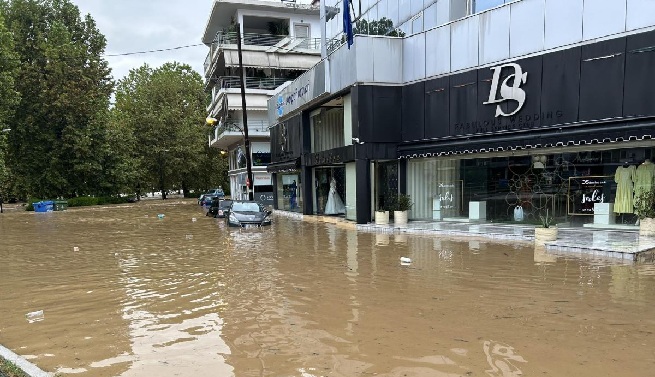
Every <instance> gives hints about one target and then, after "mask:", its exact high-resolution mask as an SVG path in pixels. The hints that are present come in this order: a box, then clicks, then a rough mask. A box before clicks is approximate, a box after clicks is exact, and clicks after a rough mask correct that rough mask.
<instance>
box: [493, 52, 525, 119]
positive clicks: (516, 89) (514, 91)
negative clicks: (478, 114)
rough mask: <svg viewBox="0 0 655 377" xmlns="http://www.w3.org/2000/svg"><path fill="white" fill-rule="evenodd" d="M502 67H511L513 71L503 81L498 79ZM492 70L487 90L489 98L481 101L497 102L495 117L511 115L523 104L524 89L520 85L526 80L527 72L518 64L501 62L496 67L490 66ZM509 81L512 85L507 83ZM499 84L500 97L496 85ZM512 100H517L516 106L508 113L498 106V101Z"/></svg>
mask: <svg viewBox="0 0 655 377" xmlns="http://www.w3.org/2000/svg"><path fill="white" fill-rule="evenodd" d="M503 68H511V69H513V70H514V73H511V74H510V75H508V76H507V77H505V79H503V81H502V82H501V81H500V74H501V72H502V71H503ZM491 70H492V71H494V75H493V79H492V80H491V90H490V91H489V100H488V101H487V102H483V104H485V105H490V104H494V103H496V104H498V105H496V117H499V116H505V117H508V116H512V115H514V114H516V113H518V112H519V110H521V108H522V107H523V105H524V104H525V91H524V90H523V89H521V85H523V84H525V83H526V82H528V73H527V72H523V69H522V68H521V66H520V65H518V64H516V63H508V64H503V65H500V66H498V67H493V68H491ZM510 81H511V83H512V85H511V86H510V85H509V82H510ZM499 85H500V98H498V86H499ZM509 100H513V101H516V102H518V106H517V107H516V109H514V111H512V112H510V113H505V112H504V111H503V109H502V108H501V106H500V103H502V102H505V101H509Z"/></svg>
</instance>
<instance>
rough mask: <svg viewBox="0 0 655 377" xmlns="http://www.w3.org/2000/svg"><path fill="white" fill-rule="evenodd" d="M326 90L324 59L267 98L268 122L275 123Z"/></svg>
mask: <svg viewBox="0 0 655 377" xmlns="http://www.w3.org/2000/svg"><path fill="white" fill-rule="evenodd" d="M328 92H329V90H328V85H327V80H326V63H325V60H324V61H322V62H320V63H318V64H317V65H316V66H314V68H312V69H310V70H309V71H307V72H305V73H303V74H302V75H300V77H298V78H297V79H296V80H295V81H293V82H292V83H291V84H290V85H288V86H287V87H285V88H284V89H282V90H281V91H280V92H278V93H277V94H275V95H273V97H271V98H270V99H269V100H268V117H269V121H270V123H271V124H274V123H276V121H277V120H278V119H280V118H282V117H285V116H287V115H289V114H291V113H293V112H294V111H296V110H298V109H299V108H300V107H302V106H303V105H305V104H306V103H308V102H310V101H311V100H313V99H315V98H318V97H320V96H321V95H323V94H325V93H328Z"/></svg>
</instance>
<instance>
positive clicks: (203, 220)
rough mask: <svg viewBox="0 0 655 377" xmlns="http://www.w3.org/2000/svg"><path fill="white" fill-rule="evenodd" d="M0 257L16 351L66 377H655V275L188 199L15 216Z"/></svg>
mask: <svg viewBox="0 0 655 377" xmlns="http://www.w3.org/2000/svg"><path fill="white" fill-rule="evenodd" d="M158 214H164V215H165V217H164V218H163V219H159V218H158V216H157V215H158ZM194 218H196V221H194ZM400 257H409V258H411V259H412V263H411V264H410V265H409V266H405V265H401V264H400ZM0 260H1V264H0V344H2V345H4V346H6V347H7V348H10V349H11V350H13V351H14V352H16V353H18V354H21V355H23V356H25V357H26V358H28V359H30V360H31V361H32V362H33V363H35V364H37V365H38V366H39V367H41V368H42V369H44V370H46V371H50V372H59V373H61V376H100V377H103V376H143V377H150V376H157V377H167V376H194V377H200V376H299V377H312V376H369V375H377V376H437V377H442V376H444V377H445V376H492V377H496V376H502V377H508V376H553V377H567V376H572V377H587V376H589V377H592V376H593V377H598V376H653V375H655V336H654V335H653V332H654V331H655V266H654V265H652V264H635V265H622V264H616V263H612V262H607V261H593V260H589V259H577V258H563V257H554V256H551V255H547V254H545V253H544V252H542V251H535V250H534V248H533V247H532V246H531V245H529V244H525V243H523V244H510V243H508V244H494V243H486V242H481V241H466V240H461V239H460V240H453V239H446V238H429V237H422V236H404V235H396V236H394V235H382V234H371V233H357V232H356V231H353V230H345V229H342V228H337V227H336V226H334V225H328V224H322V223H319V224H313V223H306V222H300V221H297V220H290V219H287V218H283V217H277V218H276V219H275V223H274V225H273V226H272V227H270V228H268V229H263V230H247V231H239V230H232V229H228V228H226V227H225V226H224V224H223V223H222V222H221V221H220V220H218V219H213V218H208V217H205V216H204V214H203V212H202V209H201V208H199V207H198V206H197V205H196V204H195V201H172V200H169V201H166V202H163V201H144V202H142V203H139V204H136V205H132V206H114V207H104V208H83V209H69V210H68V211H65V212H54V213H49V214H35V213H26V212H18V211H8V212H7V213H5V214H2V215H0ZM39 311H43V312H42V313H40V312H39ZM35 312H37V313H35ZM28 313H31V314H30V315H29V316H28Z"/></svg>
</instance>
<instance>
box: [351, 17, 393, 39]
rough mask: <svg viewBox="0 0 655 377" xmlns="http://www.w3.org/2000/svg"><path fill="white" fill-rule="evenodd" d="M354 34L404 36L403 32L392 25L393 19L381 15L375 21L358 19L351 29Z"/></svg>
mask: <svg viewBox="0 0 655 377" xmlns="http://www.w3.org/2000/svg"><path fill="white" fill-rule="evenodd" d="M353 33H354V34H366V35H387V36H390V37H404V36H405V33H404V32H402V31H401V30H398V29H395V28H394V27H393V21H391V20H390V19H388V18H386V17H382V18H381V19H379V20H377V21H366V20H363V19H362V20H359V21H357V23H356V25H355V29H354V30H353Z"/></svg>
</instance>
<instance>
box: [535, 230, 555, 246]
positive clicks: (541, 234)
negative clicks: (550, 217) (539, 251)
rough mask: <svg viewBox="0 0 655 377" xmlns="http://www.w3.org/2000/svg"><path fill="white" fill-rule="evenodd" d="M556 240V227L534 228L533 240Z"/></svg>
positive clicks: (542, 241) (538, 241) (537, 241)
mask: <svg viewBox="0 0 655 377" xmlns="http://www.w3.org/2000/svg"><path fill="white" fill-rule="evenodd" d="M556 240H557V227H550V228H534V242H535V243H539V244H541V243H544V242H551V241H556Z"/></svg>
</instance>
